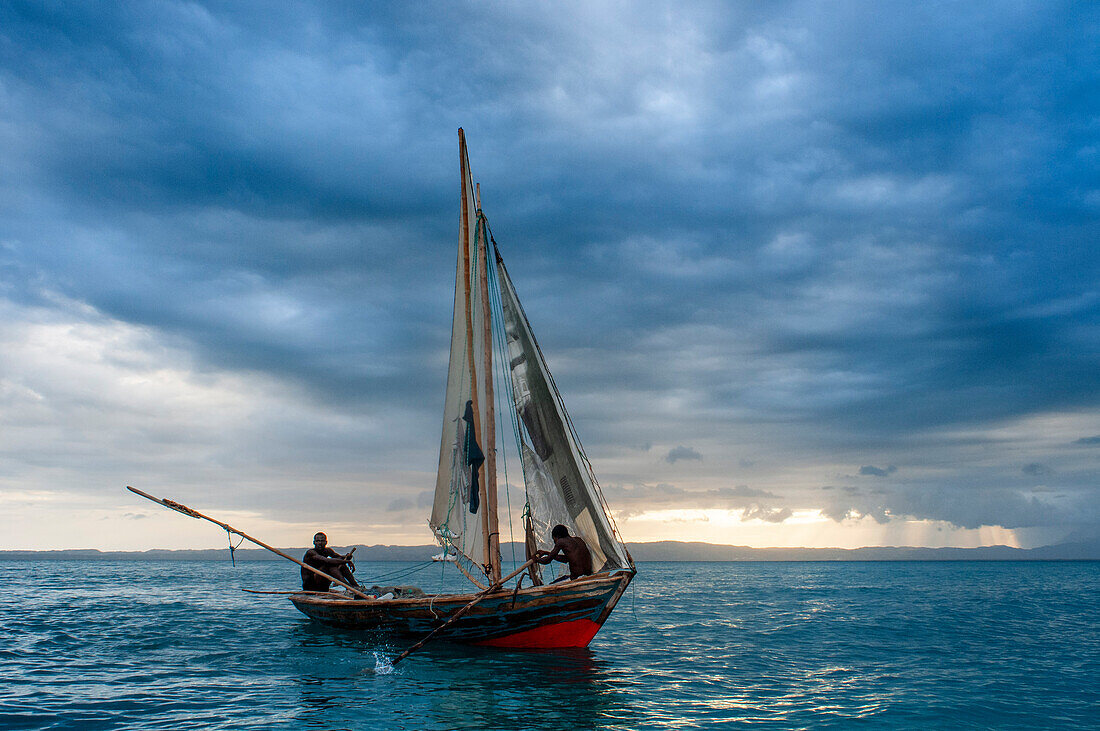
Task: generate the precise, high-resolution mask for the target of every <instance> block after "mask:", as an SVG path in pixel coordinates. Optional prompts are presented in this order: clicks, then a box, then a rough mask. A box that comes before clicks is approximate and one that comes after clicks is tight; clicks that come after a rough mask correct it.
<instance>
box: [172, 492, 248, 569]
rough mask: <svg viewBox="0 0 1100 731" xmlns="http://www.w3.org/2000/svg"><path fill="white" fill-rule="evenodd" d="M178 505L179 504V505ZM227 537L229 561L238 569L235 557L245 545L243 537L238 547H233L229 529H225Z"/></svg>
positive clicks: (231, 534) (238, 542)
mask: <svg viewBox="0 0 1100 731" xmlns="http://www.w3.org/2000/svg"><path fill="white" fill-rule="evenodd" d="M177 505H178V503H177ZM173 509H174V508H173ZM180 512H183V511H180ZM192 512H194V511H192ZM225 537H226V538H228V539H229V561H230V563H231V564H233V568H236V567H237V559H236V557H235V556H234V554H235V553H236V552H237V549H238V548H240V547H241V544H242V543H244V538H243V537H242V538H241V540H239V541H237V545H235V546H234V545H233V533H232V531H230V530H229V529H228V528H226V529H225Z"/></svg>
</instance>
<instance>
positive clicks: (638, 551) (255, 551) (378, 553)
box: [0, 541, 1100, 561]
mask: <svg viewBox="0 0 1100 731" xmlns="http://www.w3.org/2000/svg"><path fill="white" fill-rule="evenodd" d="M513 547H514V549H515V554H516V555H517V556H522V555H523V546H522V544H508V543H505V544H502V545H501V547H500V548H501V552H502V553H503V555H504V556H505V557H506V558H507V557H510V556H511V555H512V550H513ZM339 548H340V549H341V550H343V548H344V547H343V546H340V547H339ZM628 548H629V549H630V553H631V555H632V556H633V557H634V560H635V561H1067V560H1068V561H1096V560H1100V543H1096V542H1087V543H1062V544H1059V545H1056V546H1043V547H1041V548H1030V549H1022V548H1011V547H1009V546H985V547H982V548H915V547H905V546H899V547H874V548H750V547H748V546H725V545H718V544H714V543H684V542H681V541H657V542H655V543H631V544H629V546H628ZM280 550H282V551H285V552H286V553H288V554H290V555H291V556H294V557H296V558H298V557H301V556H302V554H304V553H305V552H306V549H305V548H283V549H280ZM437 553H439V547H438V546H434V545H426V546H358V547H357V548H356V552H355V557H356V558H357V559H359V560H361V561H427V560H428V559H429V558H430V557H431V556H432V555H434V554H437ZM228 556H229V550H228V549H226V548H207V549H201V550H183V551H169V550H165V549H156V548H155V549H151V550H148V551H98V550H95V549H79V550H65V551H0V560H28V559H29V560H35V561H42V560H74V559H79V560H101V561H135V560H136V561H224V560H225V559H226V558H228ZM236 559H237V560H238V561H281V560H283V559H281V558H279V557H278V556H276V555H275V554H273V553H271V552H269V551H265V550H264V549H262V548H243V547H242V548H239V549H237V551H236Z"/></svg>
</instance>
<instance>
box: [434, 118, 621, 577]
mask: <svg viewBox="0 0 1100 731" xmlns="http://www.w3.org/2000/svg"><path fill="white" fill-rule="evenodd" d="M459 145H460V159H461V169H462V185H461V191H462V198H461V203H462V217H461V224H460V232H459V253H458V266H457V269H458V272H457V275H456V279H455V300H454V319H453V321H452V323H451V354H450V366H449V369H448V374H447V396H446V404H445V406H444V411H443V433H442V435H441V438H440V445H439V472H438V475H437V478H436V489H435V499H434V502H433V506H432V515H431V519H430V521H429V522H430V524H431V527H432V530H433V531H434V532H435V535H436V539H437V540H438V541H439V543H440V544H441V545H442V546H443V547H444V549H446V550H448V551H449V552H451V553H454V554H456V555H457V556H458V560H457V562H456V565H458V566H459V567H460V568H461V569H462V570H463V571H464V572H465V573H466V575H467V576H468V577H469V578H470V579H472V580H474V581H475V582H476V583H478V584H479V585H482V584H485V583H492V582H494V581H496V580H497V579H499V577H500V550H499V532H498V528H497V516H496V452H497V449H496V436H495V430H494V424H493V418H494V417H493V414H494V410H493V405H494V393H493V376H492V370H493V356H492V344H493V340H494V337H493V332H494V327H495V328H496V332H497V334H498V337H497V339H498V343H500V345H501V346H502V347H504V348H506V349H507V352H506V353H502V355H503V356H504V357H505V358H506V360H507V363H506V366H507V370H506V374H507V378H508V381H509V385H510V389H508V390H509V391H510V395H511V401H512V407H513V408H514V410H515V414H516V417H517V420H516V422H515V425H516V430H515V431H516V434H515V436H516V438H517V445H516V448H517V450H518V452H519V455H520V460H521V462H522V465H523V475H524V483H525V486H526V490H525V491H526V495H527V505H526V509H525V514H526V516H527V517H528V519H529V523H530V524H529V526H528V535H527V546H528V553H530V552H531V551H532V550H534V549H535V548H541V549H544V550H549V549H551V548H552V546H553V541H552V540H551V538H550V530H551V529H552V528H553V526H555V525H557V524H559V523H560V524H562V525H565V526H566V527H568V528H569V530H570V533H571V534H572V535H575V536H580V537H581V538H583V539H584V541H585V543H587V544H588V547H589V550H590V551H591V552H592V563H593V568H595V569H596V570H597V571H610V570H615V569H626V568H633V562H632V561H631V560H630V556H629V554H628V553H627V551H626V548H625V547H624V546H623V544H622V542H621V541H620V540H619V538H618V536H617V535H616V533H615V531H614V529H613V527H612V525H611V520H610V518H609V516H608V514H607V512H606V510H605V507H604V503H603V499H602V496H601V495H600V492H599V487H598V485H597V483H596V481H595V478H594V477H593V475H592V473H591V470H590V469H589V467H588V463H587V460H586V459H585V457H584V452H583V449H582V448H581V446H580V444H579V442H578V441H577V439H576V437H575V435H574V433H573V431H572V428H571V424H570V422H569V417H568V415H567V413H566V411H565V407H564V405H563V404H562V403H561V398H560V396H559V394H558V392H557V388H556V387H555V386H554V381H553V378H552V376H551V375H550V371H549V370H548V368H547V366H546V362H545V360H544V359H543V357H542V352H541V351H540V349H539V346H538V343H537V341H536V340H535V337H534V335H533V334H532V332H531V327H530V324H529V323H528V322H527V316H526V315H525V314H524V311H523V308H522V306H521V305H520V303H519V299H518V298H517V297H516V292H515V288H514V287H513V285H512V280H511V278H510V277H509V276H508V272H507V270H506V269H505V267H504V262H503V260H502V259H501V258H500V254H499V252H497V251H496V242H495V241H492V237H491V236H490V235H489V234H488V226H487V224H486V221H485V217H484V215H483V214H482V212H481V209H480V204H479V203H480V202H479V201H478V200H477V196H476V195H475V192H474V190H475V189H474V186H473V182H472V178H471V175H470V167H469V161H468V158H467V155H466V140H465V136H464V134H463V133H462V130H459ZM497 301H499V310H498V317H497V318H496V319H495V320H494V318H493V316H492V311H493V307H492V306H491V305H492V304H493V303H494V302H497ZM501 329H503V337H500V332H501ZM503 370H504V369H503V368H502V371H503ZM482 458H484V459H483V461H482ZM509 518H511V516H509ZM532 544H533V545H532Z"/></svg>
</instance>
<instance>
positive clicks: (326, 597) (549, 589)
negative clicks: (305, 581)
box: [292, 570, 634, 613]
mask: <svg viewBox="0 0 1100 731" xmlns="http://www.w3.org/2000/svg"><path fill="white" fill-rule="evenodd" d="M624 573H627V574H629V575H630V578H631V579H633V575H634V572H629V571H623V570H616V571H615V572H614V573H612V572H604V573H599V574H591V575H590V576H585V577H583V578H580V579H574V580H573V581H563V582H559V583H557V584H543V585H542V586H528V587H525V588H522V589H520V590H519V592H515V589H514V588H513V589H509V588H508V587H502V588H501V589H500V590H499V591H495V592H493V593H492V594H490V595H489V596H494V597H495V596H504V595H511V594H513V593H515V594H516V595H517V597H523V598H525V599H533V598H538V597H542V596H544V595H552V594H560V593H565V590H566V589H568V588H575V587H578V586H581V585H584V584H588V585H590V586H589V587H585V588H596V587H597V585H599V588H603V585H605V584H611V583H614V582H616V581H622V577H623V574H624ZM629 583H630V581H629V580H628V581H625V582H623V586H622V587H621V589H622V590H623V591H625V590H626V585H627V584H629ZM621 595H622V592H621V591H620V592H618V595H617V596H616V597H615V600H616V601H617V600H618V597H619V596H621ZM292 596H293V597H294V598H296V599H301V600H302V603H303V604H310V605H316V606H326V607H341V608H343V607H358V608H363V609H366V608H372V609H373V608H383V607H394V608H397V607H402V608H404V607H419V606H423V607H428V606H431V607H434V608H436V609H438V608H439V605H440V604H441V603H450V602H456V603H466V602H469V601H470V600H472V599H473V598H474V597H476V596H477V592H472V593H469V594H429V595H428V596H424V597H409V598H404V599H398V598H394V599H386V600H384V601H382V602H379V601H371V600H369V599H365V600H364V599H348V598H347V597H344V596H343V595H341V594H336V593H334V592H329V593H327V594H321V595H318V594H317V593H314V594H311V595H308V597H307V592H294V593H293V594H292ZM337 597H339V598H337ZM307 599H308V600H307ZM296 603H297V602H296ZM614 606H615V605H614V604H613V603H612V604H611V607H612V608H613V607H614ZM608 613H610V609H609V610H608Z"/></svg>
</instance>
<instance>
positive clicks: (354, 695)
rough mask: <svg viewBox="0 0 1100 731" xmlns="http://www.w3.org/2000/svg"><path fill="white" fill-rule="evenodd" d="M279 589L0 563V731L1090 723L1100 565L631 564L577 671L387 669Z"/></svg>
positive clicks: (172, 565)
mask: <svg viewBox="0 0 1100 731" xmlns="http://www.w3.org/2000/svg"><path fill="white" fill-rule="evenodd" d="M372 568H375V569H379V570H384V569H392V568H394V566H392V565H386V566H384V567H367V566H365V567H362V568H361V569H360V570H361V571H363V570H364V569H365V570H367V571H370V570H371V569H372ZM135 571H137V572H141V573H144V574H145V577H144V578H143V579H142V580H141V581H136V582H135V581H134V580H133V578H132V576H131V574H132V573H134V572H135ZM294 578H295V572H294V571H292V570H289V569H288V568H287V567H286V566H284V565H282V564H278V563H259V564H246V565H244V566H242V567H239V568H237V569H233V568H231V567H230V566H228V564H221V563H197V562H196V563H187V562H156V563H154V562H141V563H131V562H126V563H122V562H119V563H114V562H80V561H73V562H41V563H37V564H27V563H20V562H0V580H3V581H4V584H5V586H6V587H8V590H7V591H6V592H5V594H4V595H3V596H2V597H0V636H2V637H3V639H4V642H3V647H2V648H0V670H2V672H0V728H3V729H9V728H11V729H114V728H126V727H131V728H132V727H140V728H148V729H178V728H195V729H199V728H202V729H209V728H234V729H242V728H243V729H250V728H257V729H258V728H288V729H291V728H293V729H300V728H317V729H331V728H348V729H359V728H363V729H366V728H378V727H385V728H388V729H475V728H479V729H480V728H491V729H527V728H534V727H550V726H564V727H568V728H605V729H635V728H641V727H645V728H647V729H654V728H669V729H674V728H706V727H730V726H732V727H736V726H745V727H765V728H810V727H812V728H847V727H849V726H851V725H853V724H855V723H860V724H862V725H870V726H871V727H874V728H915V727H929V726H931V727H952V728H988V727H990V726H996V727H998V728H1032V727H1043V728H1052V727H1081V726H1088V725H1091V724H1094V723H1095V709H1096V708H1097V707H1100V691H1097V689H1096V685H1097V684H1096V683H1095V677H1096V676H1097V674H1098V673H1100V633H1098V632H1097V630H1096V627H1097V615H1096V612H1095V607H1094V599H1095V597H1096V596H1097V592H1098V590H1100V564H1097V563H1042V564H1039V563H949V564H936V563H879V564H876V563H866V564H862V563H828V564H822V563H789V564H787V563H784V564H779V563H776V564H749V563H746V564H672V563H667V564H666V563H656V564H647V565H645V566H643V567H642V573H641V575H640V576H639V578H638V580H637V582H636V585H635V588H634V590H633V596H628V597H627V598H626V600H625V601H624V602H623V605H622V606H620V608H619V610H618V611H617V612H616V613H615V614H614V615H613V616H612V618H611V620H610V621H609V622H608V624H607V626H606V627H605V629H604V630H603V631H602V632H601V634H600V635H599V636H597V638H596V640H595V641H594V642H593V644H592V647H591V648H590V649H587V650H581V651H557V652H504V651H499V650H490V649H483V648H467V647H460V646H454V645H449V644H446V643H432V644H430V645H428V646H427V647H425V648H424V649H423V650H422V651H420V652H419V653H417V654H415V655H413V656H412V657H410V658H409V659H408V660H406V661H405V662H403V663H401V664H400V665H399V666H397V667H394V666H392V665H390V664H389V660H388V658H392V657H394V656H395V655H396V654H397V653H399V652H400V651H401V650H402V649H404V646H405V644H404V643H403V642H395V641H393V640H391V639H387V638H385V637H381V638H380V637H378V636H376V635H371V634H367V633H347V632H340V631H335V630H331V629H327V628H324V627H320V626H317V625H313V624H310V623H309V622H308V621H306V620H305V618H304V617H302V616H301V615H299V614H298V613H297V612H296V611H295V610H294V609H293V607H292V606H290V605H289V603H288V602H287V601H286V598H285V597H270V598H269V597H256V596H254V595H248V594H245V593H243V592H240V591H239V590H238V589H239V588H240V587H242V586H248V587H271V588H276V587H280V586H282V587H287V586H289V585H290V584H291V582H293V581H294ZM437 578H438V577H436V579H437ZM436 579H431V580H430V581H429V582H428V583H426V584H425V585H424V586H425V588H426V589H429V590H431V589H436V588H438V587H436V586H435V585H434V583H432V582H433V581H436ZM65 587H73V588H65ZM631 604H633V607H634V611H631Z"/></svg>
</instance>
